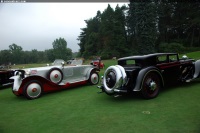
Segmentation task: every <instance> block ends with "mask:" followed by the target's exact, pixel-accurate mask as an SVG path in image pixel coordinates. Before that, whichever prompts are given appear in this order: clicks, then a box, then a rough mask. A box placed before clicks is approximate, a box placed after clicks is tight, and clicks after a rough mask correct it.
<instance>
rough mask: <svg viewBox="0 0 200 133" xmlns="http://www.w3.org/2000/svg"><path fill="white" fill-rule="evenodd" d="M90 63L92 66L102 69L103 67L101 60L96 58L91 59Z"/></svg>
mask: <svg viewBox="0 0 200 133" xmlns="http://www.w3.org/2000/svg"><path fill="white" fill-rule="evenodd" d="M90 64H91V65H93V66H96V67H97V68H99V69H103V68H104V67H105V65H104V63H103V62H102V61H101V60H98V59H94V60H92V61H91V63H90Z"/></svg>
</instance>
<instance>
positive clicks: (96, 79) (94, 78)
mask: <svg viewBox="0 0 200 133" xmlns="http://www.w3.org/2000/svg"><path fill="white" fill-rule="evenodd" d="M89 83H90V84H91V85H96V84H98V83H99V74H98V73H97V72H92V73H91V74H90V78H89Z"/></svg>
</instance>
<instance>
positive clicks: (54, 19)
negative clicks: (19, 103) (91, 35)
mask: <svg viewBox="0 0 200 133" xmlns="http://www.w3.org/2000/svg"><path fill="white" fill-rule="evenodd" d="M109 4H110V5H111V7H112V8H113V9H115V7H116V5H117V4H119V6H120V7H121V6H122V5H124V4H126V5H127V4H128V3H109ZM107 6H108V3H105V2H104V3H1V4H0V50H4V49H9V45H11V44H13V43H15V44H17V45H18V46H21V47H22V48H23V50H28V51H31V50H32V49H37V50H38V51H44V50H45V49H51V48H53V47H52V42H53V41H54V40H55V39H56V38H59V37H62V38H64V39H65V40H66V41H67V47H68V48H70V49H72V51H73V52H78V50H79V46H78V43H79V41H78V40H77V38H78V36H79V35H80V32H81V30H80V28H84V27H86V23H85V21H84V20H87V19H90V18H92V17H95V16H96V13H97V11H98V10H100V11H101V12H103V11H104V10H105V9H106V8H107Z"/></svg>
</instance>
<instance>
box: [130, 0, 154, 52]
mask: <svg viewBox="0 0 200 133" xmlns="http://www.w3.org/2000/svg"><path fill="white" fill-rule="evenodd" d="M130 3H133V4H130V5H129V6H130V10H132V11H129V15H133V16H129V19H130V20H129V22H130V23H129V25H131V24H133V25H134V26H132V27H131V28H130V29H131V32H130V33H132V34H134V36H135V38H136V43H137V49H138V53H139V54H149V53H153V52H155V42H156V40H157V28H156V23H157V21H156V17H157V16H156V4H155V2H153V1H151V0H148V1H145V2H144V1H142V0H141V2H134V1H133V0H131V1H130Z"/></svg>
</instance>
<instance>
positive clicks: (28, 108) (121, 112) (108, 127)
mask: <svg viewBox="0 0 200 133" xmlns="http://www.w3.org/2000/svg"><path fill="white" fill-rule="evenodd" d="M191 58H192V57H191ZM104 63H105V65H106V68H107V67H108V66H110V65H113V64H117V61H116V60H105V61H104ZM106 68H104V69H103V70H101V72H100V76H102V75H103V72H104V71H105V69H106ZM199 86H200V80H199V79H198V80H195V81H192V82H190V83H184V84H181V85H176V86H170V87H167V88H165V89H163V90H162V91H161V92H160V94H159V96H158V97H157V98H155V99H151V100H144V99H142V98H141V97H140V96H138V94H135V95H126V96H122V97H116V98H115V97H112V96H108V95H106V94H105V93H101V94H98V93H97V92H99V91H100V90H99V89H98V88H97V87H96V85H93V86H90V85H84V86H79V87H76V88H71V89H67V90H63V91H58V92H54V93H48V94H44V95H42V97H40V98H39V99H35V100H27V99H26V98H24V97H16V96H15V95H13V94H12V91H11V88H2V89H0V133H13V132H14V133H27V132H28V133H43V132H45V133H55V132H56V133H80V132H81V133H118V132H123V133H199V132H200V115H199V114H200V104H199V101H200V100H199V99H200V87H199Z"/></svg>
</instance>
